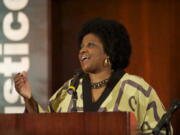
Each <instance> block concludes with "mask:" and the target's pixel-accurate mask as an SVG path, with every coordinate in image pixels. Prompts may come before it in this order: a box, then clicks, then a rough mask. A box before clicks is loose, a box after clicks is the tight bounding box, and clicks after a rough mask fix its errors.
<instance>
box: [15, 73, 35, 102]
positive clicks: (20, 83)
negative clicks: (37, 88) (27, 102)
mask: <svg viewBox="0 0 180 135" xmlns="http://www.w3.org/2000/svg"><path fill="white" fill-rule="evenodd" d="M14 84H15V88H16V91H17V92H18V93H19V94H20V95H21V96H23V97H24V98H27V99H30V98H31V97H32V90H31V86H30V84H29V81H28V79H27V72H22V73H18V74H16V75H15V77H14Z"/></svg>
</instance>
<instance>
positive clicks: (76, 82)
mask: <svg viewBox="0 0 180 135" xmlns="http://www.w3.org/2000/svg"><path fill="white" fill-rule="evenodd" d="M82 75H83V71H82V70H81V69H78V70H77V71H76V72H75V74H74V76H73V78H72V80H71V84H70V86H69V88H68V90H67V91H68V93H69V94H70V95H72V94H73V92H75V91H76V89H77V86H78V85H79V79H80V78H81V77H82Z"/></svg>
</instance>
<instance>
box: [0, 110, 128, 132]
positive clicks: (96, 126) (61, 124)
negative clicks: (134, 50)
mask: <svg viewBox="0 0 180 135" xmlns="http://www.w3.org/2000/svg"><path fill="white" fill-rule="evenodd" d="M0 135H130V120H129V114H128V113H123V112H98V113H97V112H87V113H45V114H0Z"/></svg>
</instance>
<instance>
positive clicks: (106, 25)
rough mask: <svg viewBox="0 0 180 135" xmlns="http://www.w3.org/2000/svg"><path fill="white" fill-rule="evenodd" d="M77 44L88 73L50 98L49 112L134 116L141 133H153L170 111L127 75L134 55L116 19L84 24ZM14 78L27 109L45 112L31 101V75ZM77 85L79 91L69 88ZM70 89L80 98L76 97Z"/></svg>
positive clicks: (148, 88) (142, 83)
mask: <svg viewBox="0 0 180 135" xmlns="http://www.w3.org/2000/svg"><path fill="white" fill-rule="evenodd" d="M78 45H79V61H80V64H81V69H82V70H83V73H81V75H79V76H78V77H77V76H76V77H74V78H72V79H70V80H69V81H67V82H66V83H65V84H64V85H63V86H62V87H61V88H60V89H59V90H58V91H57V92H56V93H55V94H54V95H53V96H52V97H51V98H50V102H49V106H48V112H71V111H73V109H75V110H76V111H77V112H89V111H95V112H102V111H106V112H116V111H126V112H133V113H134V114H135V116H136V119H137V121H138V127H139V129H140V130H141V131H142V132H143V133H151V132H152V128H154V127H155V125H156V124H157V122H158V121H159V120H160V118H161V116H162V115H163V114H164V113H165V110H164V107H163V105H162V104H161V101H160V100H159V98H158V96H157V94H156V92H155V91H154V89H153V88H152V87H151V86H149V84H147V83H146V82H145V81H144V80H143V79H142V78H140V77H138V76H134V75H130V74H128V73H125V72H124V69H125V68H126V67H127V66H128V63H129V57H130V55H131V44H130V40H129V35H128V33H127V31H126V29H125V27H124V26H123V25H122V24H119V23H118V22H115V21H112V20H105V19H101V18H95V19H92V20H90V21H88V22H86V23H85V24H84V25H83V27H82V29H81V31H80V33H79V38H78ZM14 80H15V87H16V90H17V91H18V92H19V94H20V95H22V96H23V97H24V99H25V106H26V111H27V112H44V110H43V109H42V108H41V107H40V105H38V104H37V102H36V101H35V100H34V99H33V98H32V93H31V88H30V85H29V82H28V81H27V75H26V73H25V72H23V73H19V74H17V75H16V76H15V79H14ZM74 81H76V87H77V88H75V87H70V86H71V84H72V83H74ZM70 89H73V90H74V91H75V92H77V95H74V94H71V92H70V91H69V90H70ZM75 89H76V90H75ZM75 92H74V93H75ZM73 97H74V99H76V100H73Z"/></svg>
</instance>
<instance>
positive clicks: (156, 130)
mask: <svg viewBox="0 0 180 135" xmlns="http://www.w3.org/2000/svg"><path fill="white" fill-rule="evenodd" d="M179 108H180V100H174V101H173V103H172V105H171V106H170V108H169V109H168V111H167V113H165V114H164V115H163V116H162V118H161V120H160V121H159V122H158V124H157V125H156V127H155V128H154V129H153V134H154V135H158V134H159V132H160V131H161V129H162V128H164V126H168V124H169V122H170V120H171V117H172V114H173V113H174V112H175V111H176V110H177V109H179ZM166 132H167V131H166Z"/></svg>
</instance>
